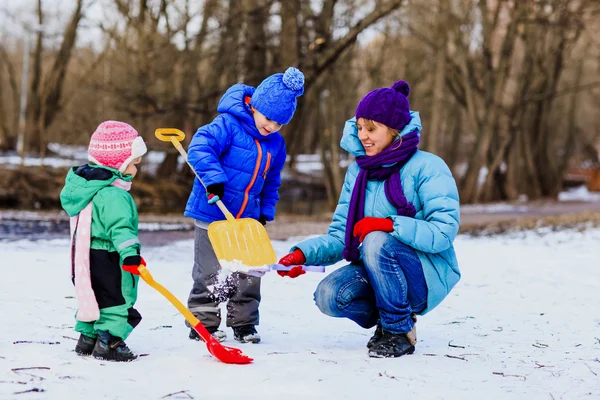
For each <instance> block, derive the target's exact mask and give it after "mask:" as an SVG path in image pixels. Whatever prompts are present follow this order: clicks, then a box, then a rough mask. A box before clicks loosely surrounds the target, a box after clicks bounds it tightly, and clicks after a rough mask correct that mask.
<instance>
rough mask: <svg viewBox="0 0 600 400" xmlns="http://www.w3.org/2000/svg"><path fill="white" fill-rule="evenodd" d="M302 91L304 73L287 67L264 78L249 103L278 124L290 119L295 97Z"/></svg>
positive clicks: (283, 123) (285, 122) (294, 109)
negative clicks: (281, 71)
mask: <svg viewBox="0 0 600 400" xmlns="http://www.w3.org/2000/svg"><path fill="white" fill-rule="evenodd" d="M303 93H304V74H303V73H302V72H301V71H300V70H299V69H297V68H294V67H289V68H288V69H287V70H286V71H285V73H283V74H281V73H279V74H274V75H271V76H269V77H268V78H266V79H265V80H264V81H262V82H261V84H260V85H258V87H257V88H256V91H255V92H254V94H253V95H252V98H251V99H250V105H251V106H252V107H254V108H256V109H257V110H258V111H259V112H260V113H261V114H263V115H264V116H265V117H267V118H269V119H270V120H272V121H275V122H277V123H278V124H281V125H285V124H287V123H288V122H290V121H291V119H292V117H293V116H294V111H296V97H298V96H301V95H302V94H303Z"/></svg>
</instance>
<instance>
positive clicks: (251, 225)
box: [154, 128, 277, 267]
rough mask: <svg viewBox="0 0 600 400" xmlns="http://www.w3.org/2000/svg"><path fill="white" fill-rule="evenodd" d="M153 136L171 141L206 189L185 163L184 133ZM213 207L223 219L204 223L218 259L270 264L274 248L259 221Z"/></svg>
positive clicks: (165, 131)
mask: <svg viewBox="0 0 600 400" xmlns="http://www.w3.org/2000/svg"><path fill="white" fill-rule="evenodd" d="M154 134H155V136H156V137H157V138H158V139H159V140H161V141H163V142H171V143H172V144H173V146H175V148H176V149H177V151H179V153H180V154H181V155H182V157H183V159H184V160H185V162H186V163H187V164H188V165H189V167H190V168H191V169H192V171H194V174H195V175H196V178H198V180H199V181H200V183H201V184H202V186H204V187H205V188H206V185H205V184H204V182H202V179H200V176H198V174H197V173H196V171H195V170H194V167H193V166H192V165H191V164H190V163H189V162H188V157H187V152H186V151H185V150H184V148H183V146H182V145H181V143H180V142H181V141H182V140H183V139H185V133H183V132H182V131H180V130H179V129H176V128H159V129H157V130H156V131H155V132H154ZM216 204H217V206H218V207H219V209H220V210H221V212H223V215H225V218H226V219H225V220H224V221H215V222H212V223H211V224H210V225H209V226H208V237H209V239H210V243H211V244H212V246H213V249H214V250H215V254H216V255H217V259H218V260H219V261H222V260H223V261H228V262H233V261H234V260H237V261H239V262H240V263H242V264H243V265H247V266H250V267H253V266H263V265H266V264H274V263H275V262H276V260H277V256H276V255H275V250H274V249H273V245H272V244H271V240H270V239H269V235H268V234H267V230H266V229H265V227H264V226H262V224H261V223H260V222H258V221H257V220H255V219H252V218H239V219H235V218H234V217H233V215H232V214H231V213H230V212H229V210H228V209H227V207H225V204H223V202H222V201H221V200H218V201H217V202H216Z"/></svg>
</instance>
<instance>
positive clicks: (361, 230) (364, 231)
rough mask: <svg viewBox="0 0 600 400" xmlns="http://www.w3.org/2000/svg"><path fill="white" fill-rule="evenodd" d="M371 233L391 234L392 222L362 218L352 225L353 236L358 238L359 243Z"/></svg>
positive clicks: (387, 219)
mask: <svg viewBox="0 0 600 400" xmlns="http://www.w3.org/2000/svg"><path fill="white" fill-rule="evenodd" d="M373 231H382V232H393V231H394V221H392V220H391V219H389V218H374V217H364V218H363V219H361V220H360V221H358V222H357V223H356V225H354V232H353V234H354V236H360V242H361V243H362V241H363V240H365V236H367V235H368V234H369V233H371V232H373Z"/></svg>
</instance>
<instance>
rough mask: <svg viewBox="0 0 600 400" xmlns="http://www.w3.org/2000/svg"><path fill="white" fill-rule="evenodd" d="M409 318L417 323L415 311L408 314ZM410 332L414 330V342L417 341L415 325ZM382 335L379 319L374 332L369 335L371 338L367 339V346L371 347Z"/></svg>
mask: <svg viewBox="0 0 600 400" xmlns="http://www.w3.org/2000/svg"><path fill="white" fill-rule="evenodd" d="M410 318H411V319H412V320H413V322H414V323H415V324H416V323H417V314H415V313H412V314H410ZM411 332H414V337H415V343H416V342H417V327H416V326H414V327H413V329H412V331H411ZM382 337H383V328H382V327H381V321H377V328H375V332H374V333H373V336H371V339H369V342H367V348H368V349H370V348H371V347H373V345H374V344H375V343H377V342H378V341H379V340H380V339H381V338H382ZM413 344H414V343H413Z"/></svg>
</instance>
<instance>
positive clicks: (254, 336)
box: [233, 325, 260, 343]
mask: <svg viewBox="0 0 600 400" xmlns="http://www.w3.org/2000/svg"><path fill="white" fill-rule="evenodd" d="M233 338H234V339H235V340H237V341H238V342H241V343H258V342H260V335H259V334H258V332H257V331H256V328H254V325H242V326H234V327H233Z"/></svg>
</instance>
